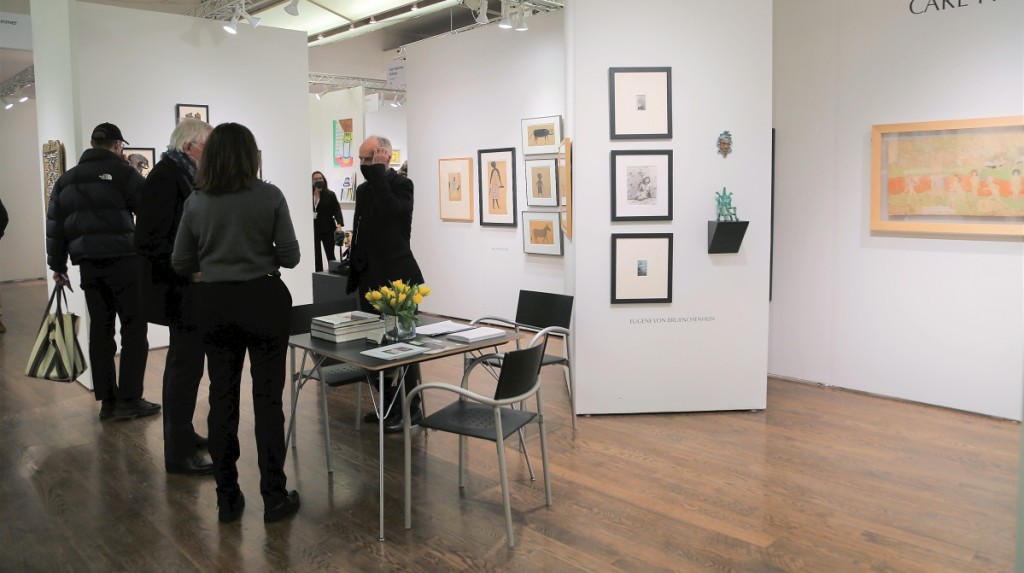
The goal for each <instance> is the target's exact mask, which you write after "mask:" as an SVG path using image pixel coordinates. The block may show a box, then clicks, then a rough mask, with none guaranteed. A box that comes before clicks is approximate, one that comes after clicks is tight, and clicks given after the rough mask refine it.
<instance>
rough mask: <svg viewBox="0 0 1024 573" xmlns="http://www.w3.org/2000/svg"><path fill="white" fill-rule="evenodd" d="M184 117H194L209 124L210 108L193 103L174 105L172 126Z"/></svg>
mask: <svg viewBox="0 0 1024 573" xmlns="http://www.w3.org/2000/svg"><path fill="white" fill-rule="evenodd" d="M186 117H194V118H196V119H201V120H203V121H205V122H206V123H210V106H208V105H199V104H194V103H179V104H177V105H175V106H174V124H175V125H177V124H178V122H179V121H181V120H182V119H183V118H186Z"/></svg>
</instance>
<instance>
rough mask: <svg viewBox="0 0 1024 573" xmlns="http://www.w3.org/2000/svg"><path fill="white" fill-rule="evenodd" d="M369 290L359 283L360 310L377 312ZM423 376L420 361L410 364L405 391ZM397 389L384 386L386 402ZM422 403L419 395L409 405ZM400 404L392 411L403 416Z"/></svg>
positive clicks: (413, 407)
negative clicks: (368, 294)
mask: <svg viewBox="0 0 1024 573" xmlns="http://www.w3.org/2000/svg"><path fill="white" fill-rule="evenodd" d="M369 290H370V289H369V288H368V287H364V286H363V285H359V298H358V300H359V310H361V311H363V312H377V311H376V309H374V308H373V305H371V304H370V303H369V301H367V300H366V293H367V291H369ZM391 372H392V371H388V374H389V375H390V373H391ZM421 378H422V374H421V373H420V365H419V363H416V364H411V365H409V368H408V369H407V370H406V371H405V391H406V392H408V391H409V390H412V389H413V388H415V387H416V385H417V384H419V383H420V381H421ZM392 379H393V377H390V378H389V380H392ZM374 388H376V385H374ZM397 391H398V388H397V386H396V385H390V386H385V387H384V394H385V401H386V402H390V401H391V398H392V397H393V396H394V395H395V394H394V393H395V392H397ZM399 398H401V397H399ZM420 403H421V401H420V400H419V397H418V396H417V397H415V398H413V401H412V402H411V403H410V404H409V407H410V408H411V409H413V410H415V409H416V408H419V406H420ZM398 404H401V402H397V403H396V406H395V408H394V410H392V412H393V414H392V415H397V416H401V415H402V409H401V408H400V407H398Z"/></svg>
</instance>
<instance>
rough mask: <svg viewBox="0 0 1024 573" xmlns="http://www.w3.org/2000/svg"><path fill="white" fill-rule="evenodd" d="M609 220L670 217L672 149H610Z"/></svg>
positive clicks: (664, 218)
mask: <svg viewBox="0 0 1024 573" xmlns="http://www.w3.org/2000/svg"><path fill="white" fill-rule="evenodd" d="M611 164H612V221H671V220H672V150H671V149H665V150H660V151H636V150H629V151H612V159H611Z"/></svg>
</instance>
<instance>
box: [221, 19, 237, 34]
mask: <svg viewBox="0 0 1024 573" xmlns="http://www.w3.org/2000/svg"><path fill="white" fill-rule="evenodd" d="M224 31H225V32H227V33H228V34H237V33H238V16H237V15H236V16H232V17H231V21H230V22H228V23H227V24H224Z"/></svg>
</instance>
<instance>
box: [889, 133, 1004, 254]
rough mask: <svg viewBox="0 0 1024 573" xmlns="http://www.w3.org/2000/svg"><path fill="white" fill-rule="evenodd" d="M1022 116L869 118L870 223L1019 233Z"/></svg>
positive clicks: (929, 230)
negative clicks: (877, 121) (875, 121)
mask: <svg viewBox="0 0 1024 573" xmlns="http://www.w3.org/2000/svg"><path fill="white" fill-rule="evenodd" d="M1022 173H1024V116H1013V117H995V118H986V119H967V120H954V121H933V122H922V123H901V124H891V125H876V126H873V128H872V133H871V230H872V231H879V232H891V233H916V234H934V235H979V236H985V235H988V236H1007V237H1021V236H1024V179H1022Z"/></svg>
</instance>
